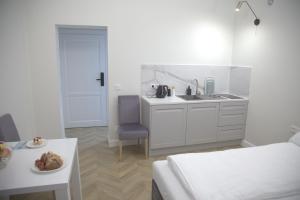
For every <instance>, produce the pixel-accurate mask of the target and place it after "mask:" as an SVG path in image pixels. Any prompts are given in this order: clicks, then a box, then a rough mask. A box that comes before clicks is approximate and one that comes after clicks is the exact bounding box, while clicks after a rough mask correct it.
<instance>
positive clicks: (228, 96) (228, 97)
mask: <svg viewBox="0 0 300 200" xmlns="http://www.w3.org/2000/svg"><path fill="white" fill-rule="evenodd" d="M218 95H220V96H222V97H225V98H227V99H242V97H238V96H234V95H232V94H218Z"/></svg>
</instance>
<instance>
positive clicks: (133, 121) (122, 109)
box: [118, 95, 148, 160]
mask: <svg viewBox="0 0 300 200" xmlns="http://www.w3.org/2000/svg"><path fill="white" fill-rule="evenodd" d="M118 111H119V129H118V134H119V151H120V152H119V153H120V154H119V160H121V159H122V145H123V144H122V140H138V141H140V139H144V140H145V156H146V159H147V158H148V129H147V128H146V127H144V126H142V125H141V123H140V99H139V96H137V95H127V96H119V97H118Z"/></svg>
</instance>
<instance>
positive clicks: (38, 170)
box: [31, 159, 67, 174]
mask: <svg viewBox="0 0 300 200" xmlns="http://www.w3.org/2000/svg"><path fill="white" fill-rule="evenodd" d="M66 166H67V162H66V160H65V159H63V165H62V166H60V168H57V169H53V170H47V171H41V170H40V169H39V168H37V167H36V166H35V163H33V166H32V167H31V170H32V171H33V172H35V173H38V174H48V173H54V172H58V171H60V170H62V169H64V168H65V167H66Z"/></svg>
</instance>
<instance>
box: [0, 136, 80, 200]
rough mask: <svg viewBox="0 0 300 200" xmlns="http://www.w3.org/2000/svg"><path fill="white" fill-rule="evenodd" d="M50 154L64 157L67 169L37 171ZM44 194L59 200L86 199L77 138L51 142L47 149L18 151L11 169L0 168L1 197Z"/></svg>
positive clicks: (11, 161)
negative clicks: (39, 161) (39, 162)
mask: <svg viewBox="0 0 300 200" xmlns="http://www.w3.org/2000/svg"><path fill="white" fill-rule="evenodd" d="M8 144H9V145H10V143H8ZM11 145H12V143H11ZM47 151H52V152H54V153H57V154H59V155H61V156H62V157H63V158H64V159H65V162H66V164H67V165H66V167H65V168H64V169H62V170H60V171H57V172H55V173H47V174H37V173H35V172H33V171H32V170H31V167H32V166H33V165H34V162H35V160H36V159H38V158H40V156H41V155H42V154H43V153H44V152H47ZM43 191H55V197H56V200H71V199H73V200H81V199H82V193H81V183H80V173H79V161H78V150H77V139H75V138H72V139H57V140H48V144H47V145H46V146H45V147H43V148H39V149H27V148H25V149H19V150H14V151H13V154H12V157H11V159H10V161H9V163H8V164H7V166H6V167H5V168H4V169H0V198H1V197H2V198H8V197H9V195H13V194H25V193H34V192H43Z"/></svg>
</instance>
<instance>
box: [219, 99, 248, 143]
mask: <svg viewBox="0 0 300 200" xmlns="http://www.w3.org/2000/svg"><path fill="white" fill-rule="evenodd" d="M247 110H248V101H237V102H235V101H234V102H221V103H220V112H219V123H218V133H217V141H218V142H221V141H229V140H239V139H243V138H244V137H245V126H246V119H247Z"/></svg>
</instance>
